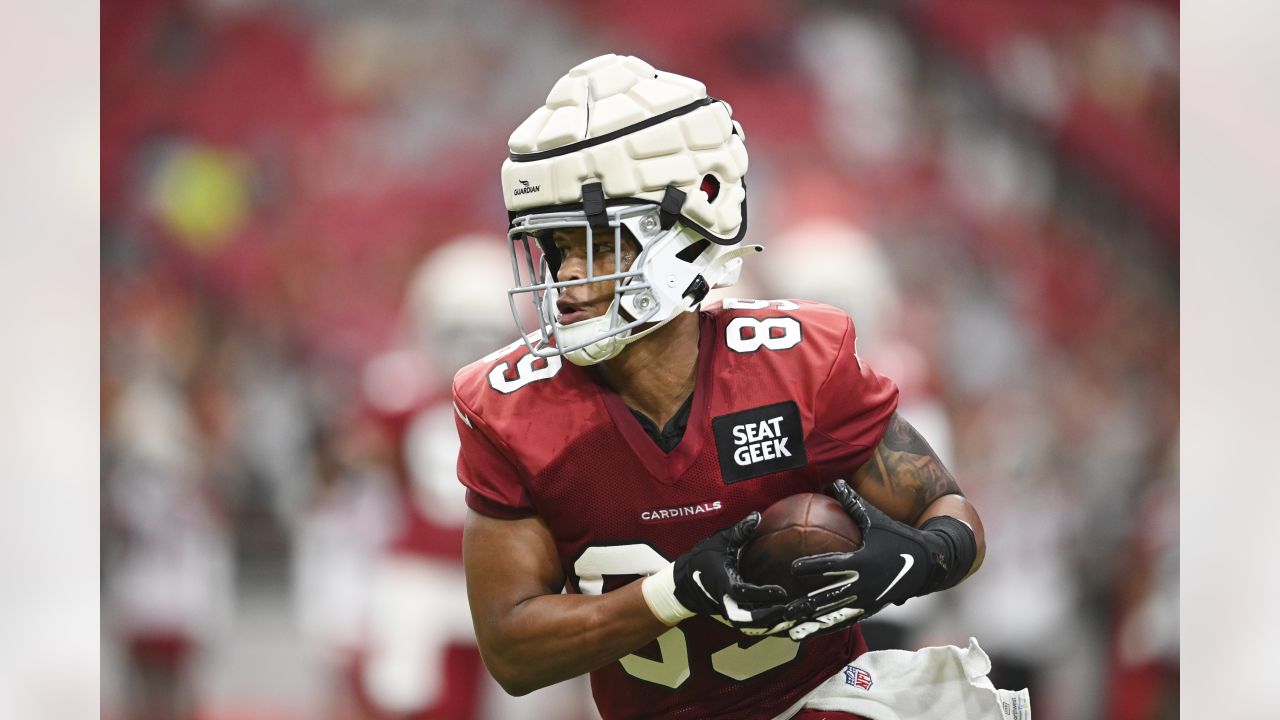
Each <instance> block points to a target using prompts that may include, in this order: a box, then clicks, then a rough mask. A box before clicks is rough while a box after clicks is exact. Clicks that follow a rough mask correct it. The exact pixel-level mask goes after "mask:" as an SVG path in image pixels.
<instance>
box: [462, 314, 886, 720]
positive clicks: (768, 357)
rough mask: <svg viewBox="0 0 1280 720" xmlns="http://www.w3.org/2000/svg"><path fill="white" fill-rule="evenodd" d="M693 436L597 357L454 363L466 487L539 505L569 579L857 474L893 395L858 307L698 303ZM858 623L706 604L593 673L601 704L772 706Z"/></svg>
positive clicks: (653, 558) (641, 560) (818, 677)
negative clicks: (668, 440) (666, 444)
mask: <svg viewBox="0 0 1280 720" xmlns="http://www.w3.org/2000/svg"><path fill="white" fill-rule="evenodd" d="M698 363H699V367H698V373H697V379H696V383H695V387H694V392H693V402H692V406H691V408H690V412H689V422H688V426H687V428H686V430H685V433H684V437H683V438H682V439H681V440H680V443H679V444H678V445H677V446H676V447H675V448H674V449H673V450H672V451H671V452H670V453H663V452H662V450H661V449H660V448H659V447H658V446H657V444H656V443H655V442H654V441H653V439H651V438H650V437H649V436H648V435H647V434H646V433H645V432H644V430H643V429H642V428H641V426H640V423H639V422H638V421H637V420H636V418H635V416H634V415H633V414H632V413H631V411H630V410H629V409H628V408H627V406H626V405H625V404H624V403H623V402H622V400H621V398H620V397H619V396H618V395H617V394H616V393H615V392H613V391H612V390H610V389H609V388H608V387H607V386H606V385H604V384H603V383H601V382H599V380H598V379H597V376H596V374H595V373H594V372H593V371H592V370H590V369H589V368H581V367H577V366H574V365H572V364H570V363H567V362H563V361H562V360H561V359H560V358H558V357H557V358H550V359H547V360H543V359H538V358H534V357H533V356H532V355H530V354H529V352H528V350H527V349H526V348H525V346H524V345H523V343H519V344H515V345H512V346H509V347H507V348H504V349H503V350H500V351H498V352H496V353H494V354H492V355H490V356H489V357H487V358H484V359H483V360H480V361H479V362H477V363H474V364H472V365H470V366H468V367H467V368H464V369H463V370H462V371H461V372H459V373H458V376H457V377H456V378H455V380H454V400H455V405H456V408H455V409H456V411H457V426H458V433H459V436H460V438H461V443H462V444H461V451H460V453H459V456H458V475H459V478H460V479H461V480H462V483H463V484H464V485H466V487H467V504H468V505H469V506H470V507H471V508H472V509H473V510H475V511H477V512H480V513H483V514H485V515H489V516H493V517H498V518H518V517H527V516H530V515H534V514H536V515H539V516H541V517H542V519H543V520H544V521H545V522H546V523H547V525H548V527H550V529H551V532H552V534H553V535H554V537H555V540H556V545H557V548H558V550H559V553H560V560H561V562H562V564H563V566H564V571H565V574H566V576H567V577H568V584H569V591H570V592H581V593H586V594H599V593H601V592H605V591H608V590H612V589H614V588H616V587H620V586H621V585H623V584H625V583H627V582H631V581H634V580H635V579H636V577H637V576H641V575H647V574H651V573H653V572H656V571H657V570H658V569H659V568H661V567H662V566H664V565H665V564H666V563H667V562H669V561H670V560H673V559H675V558H677V557H679V556H680V555H681V554H683V553H685V552H687V551H688V550H689V549H690V548H691V547H692V546H693V545H694V544H695V543H697V542H698V541H699V540H702V539H703V538H705V537H707V536H709V535H711V534H712V533H713V532H715V531H716V530H718V529H720V528H722V527H725V526H727V525H731V524H733V523H735V522H737V521H738V520H741V519H742V518H743V517H744V516H746V515H747V513H749V512H750V511H752V510H763V509H764V508H766V507H768V506H769V505H770V504H772V503H773V502H774V501H776V500H779V499H781V498H783V497H786V496H788V495H792V494H795V493H800V492H816V491H818V490H819V489H820V488H821V487H823V486H824V485H826V484H828V483H830V482H831V481H833V480H835V479H836V478H840V477H849V476H850V475H852V473H853V472H854V471H855V470H856V469H857V468H858V467H859V466H861V465H862V464H863V463H864V462H865V461H866V460H867V458H868V457H869V456H870V454H871V451H872V449H873V448H874V447H875V446H876V445H877V444H878V443H879V442H880V439H881V437H882V435H883V434H884V431H885V427H886V425H887V423H888V420H889V417H890V415H892V414H893V412H894V409H895V408H896V406H897V397H898V390H897V387H896V386H895V385H894V384H893V382H892V381H891V380H889V379H887V378H885V377H882V376H880V375H878V374H876V373H875V372H874V371H873V370H871V369H870V368H869V367H867V366H866V365H864V364H863V363H862V362H861V361H860V360H859V359H858V357H857V355H856V353H855V349H854V328H853V323H852V321H851V320H850V319H849V316H848V315H846V314H844V313H843V312H841V311H840V310H837V309H835V308H832V307H829V306H826V305H819V304H816V303H809V302H804V301H789V300H772V301H764V300H726V301H724V304H723V307H722V306H721V305H720V304H716V305H712V306H710V307H709V308H706V309H704V310H703V311H702V312H701V317H700V340H699V354H698ZM865 650H866V646H865V643H864V642H863V640H862V635H861V631H860V630H858V629H857V628H854V629H853V630H851V631H845V632H842V633H834V634H831V635H825V636H820V637H813V638H810V639H808V640H806V641H805V642H803V643H796V642H793V641H791V640H790V639H789V638H787V637H785V636H783V637H770V638H763V639H755V638H748V637H746V636H744V635H742V634H741V633H740V632H739V631H737V630H734V629H733V628H730V627H728V626H727V625H725V624H722V623H721V622H718V621H717V620H716V619H714V618H706V617H694V618H690V619H689V620H686V621H684V622H682V623H681V624H680V625H678V626H677V627H675V628H672V629H671V630H669V631H667V632H666V633H665V634H664V635H662V636H661V637H659V638H658V639H657V640H655V641H654V642H653V643H651V644H650V645H649V646H647V647H645V648H642V649H641V650H639V651H637V652H636V653H634V654H632V655H628V656H626V657H624V658H622V659H621V660H619V661H618V662H615V663H611V664H610V665H607V666H605V667H603V668H601V669H599V670H597V671H595V672H593V673H592V674H591V685H592V692H593V694H594V696H595V700H596V704H597V706H598V707H599V710H600V713H601V715H602V716H603V717H605V718H608V719H612V718H640V717H658V716H661V717H688V718H734V720H742V719H744V718H772V717H774V716H775V715H777V714H779V713H781V712H783V711H785V710H786V709H787V708H788V707H790V706H791V705H792V704H793V703H794V702H795V701H797V700H798V699H799V698H800V697H801V696H803V695H804V694H805V693H806V692H808V691H809V690H810V689H812V688H813V687H815V686H817V685H818V684H819V683H821V682H822V681H823V680H825V679H827V678H828V677H830V676H831V675H832V674H834V673H835V672H837V671H838V670H839V669H840V668H841V667H842V666H843V665H844V664H845V663H846V662H848V660H849V659H850V658H851V657H855V656H856V655H858V654H860V653H862V652H864V651H865Z"/></svg>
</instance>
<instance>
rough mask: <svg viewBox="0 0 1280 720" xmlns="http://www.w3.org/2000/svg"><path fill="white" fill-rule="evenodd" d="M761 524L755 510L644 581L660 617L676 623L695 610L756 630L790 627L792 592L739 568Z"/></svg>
mask: <svg viewBox="0 0 1280 720" xmlns="http://www.w3.org/2000/svg"><path fill="white" fill-rule="evenodd" d="M759 524H760V513H758V512H753V513H751V514H750V515H748V516H747V517H746V518H744V519H743V520H742V521H741V522H739V523H738V524H736V525H731V526H730V527H727V528H724V529H722V530H720V531H718V532H716V533H715V534H714V535H712V536H711V537H709V538H707V539H705V540H703V541H701V542H699V543H698V544H697V545H694V546H693V549H691V550H690V551H689V552H687V553H685V554H684V555H681V556H680V557H679V558H677V559H676V561H675V562H674V563H672V564H671V565H669V566H668V567H667V568H666V569H664V570H662V571H660V572H659V573H657V574H656V575H651V576H649V577H647V578H645V580H644V585H643V586H641V589H642V590H643V591H644V596H645V601H646V602H648V603H649V608H650V609H651V610H652V611H653V614H654V615H656V616H657V617H658V619H659V620H662V621H663V622H665V623H667V624H668V625H674V624H676V623H678V622H680V621H681V620H683V619H685V618H688V617H692V616H694V615H706V616H710V615H719V616H721V617H723V618H724V619H725V620H727V621H728V622H729V623H730V624H731V625H733V626H734V627H736V628H739V629H741V630H743V631H744V632H752V631H754V632H752V634H764V633H765V632H779V631H781V630H782V629H785V628H782V627H779V625H780V624H783V623H786V627H790V623H789V622H788V618H786V617H785V615H786V608H785V607H783V606H779V603H785V602H786V601H787V591H786V590H783V589H782V587H780V586H778V585H752V584H751V583H748V582H746V581H744V580H743V579H742V575H741V574H740V573H739V572H738V556H739V555H740V554H741V553H742V548H743V546H745V545H746V544H747V543H748V542H750V540H751V537H752V535H754V534H755V531H756V526H758V525H759Z"/></svg>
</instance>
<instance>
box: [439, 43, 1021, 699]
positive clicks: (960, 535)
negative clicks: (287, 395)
mask: <svg viewBox="0 0 1280 720" xmlns="http://www.w3.org/2000/svg"><path fill="white" fill-rule="evenodd" d="M743 141H744V136H743V130H742V127H741V126H740V125H739V124H738V123H737V122H736V121H734V120H733V119H732V115H731V109H730V107H729V105H728V104H727V103H725V102H723V101H720V100H717V99H715V98H713V97H710V96H708V95H707V93H706V88H705V87H704V85H703V84H702V83H700V82H698V81H696V80H692V79H689V78H687V77H682V76H679V75H674V74H671V73H666V72H661V71H658V70H655V69H654V68H653V67H651V66H650V65H649V64H647V63H645V62H644V61H642V60H639V59H637V58H634V57H619V56H615V55H604V56H601V57H598V58H595V59H592V60H589V61H587V62H585V63H583V64H581V65H579V66H577V67H575V68H573V69H572V70H570V71H569V73H568V74H567V75H566V76H564V77H562V78H561V79H560V80H559V81H558V82H557V83H556V84H555V85H554V87H553V88H552V89H551V92H550V94H549V95H548V97H547V101H546V104H545V106H543V107H541V108H539V109H538V110H536V111H535V112H534V113H533V114H532V115H531V116H530V117H529V118H528V119H527V120H526V121H525V122H524V123H522V124H521V125H520V126H519V127H518V128H517V129H516V130H515V132H514V133H513V134H512V136H511V139H510V151H511V152H510V156H509V157H508V159H507V160H506V162H505V163H504V164H503V168H502V185H503V190H504V192H505V194H506V204H507V208H508V210H509V214H510V231H509V234H508V236H509V240H510V246H511V250H512V253H513V255H512V259H513V264H514V269H515V271H516V275H517V282H516V287H514V288H513V289H512V290H510V291H509V293H510V297H511V299H512V306H513V309H515V308H517V307H518V306H519V305H520V304H521V303H525V302H531V304H532V306H533V310H534V312H535V314H536V320H534V321H533V322H532V325H533V326H532V327H530V328H522V329H524V330H528V332H527V333H526V334H525V335H524V337H523V338H522V339H520V340H518V341H517V342H515V343H513V344H512V345H510V346H508V347H506V348H503V349H501V350H499V351H497V352H495V353H493V354H491V355H489V356H487V357H485V358H483V359H481V360H480V361H478V362H476V363H473V364H471V365H469V366H468V367H466V368H464V369H463V370H462V371H460V372H459V373H458V375H457V376H456V377H455V380H454V387H453V391H454V407H455V412H456V426H457V429H458V433H459V437H460V441H461V449H460V452H459V459H458V474H459V477H460V479H461V481H462V482H463V484H464V485H465V486H466V488H467V496H466V498H467V504H468V506H469V509H470V510H469V514H468V517H467V521H466V525H465V531H464V564H465V571H466V579H467V588H468V596H469V601H470V605H471V612H472V619H473V622H474V624H475V630H476V636H477V640H478V643H479V647H480V651H481V654H482V656H483V658H484V661H485V663H486V665H487V667H488V668H489V670H490V672H491V673H492V674H493V676H494V677H495V678H496V679H497V680H498V681H499V682H500V683H501V684H502V686H503V687H504V688H506V689H507V690H508V691H509V692H511V693H512V694H517V695H519V694H523V693H527V692H530V691H532V690H534V689H536V688H539V687H543V686H545V685H547V684H550V683H554V682H557V681H559V680H563V679H565V678H569V677H573V676H575V675H579V674H582V673H588V672H589V673H590V674H591V682H592V690H593V694H594V696H595V700H596V704H597V707H598V709H599V711H600V713H601V715H602V716H603V717H605V718H634V717H697V718H734V719H735V720H740V719H743V718H791V717H802V716H807V715H808V714H810V713H816V712H819V711H822V712H823V717H828V718H857V717H865V718H871V720H876V719H877V718H882V717H886V716H891V717H897V716H898V715H897V714H896V713H900V712H902V711H903V710H902V709H898V710H894V709H892V708H906V709H908V710H910V711H911V713H912V717H937V718H944V717H945V718H954V717H995V718H1000V717H1019V718H1025V717H1029V715H1028V714H1020V715H1012V714H1003V712H1002V710H1001V709H1000V705H1001V701H1002V700H1003V701H1004V702H1005V704H1006V705H1015V704H1017V703H1022V704H1023V705H1025V703H1024V702H1023V701H1025V696H1017V697H1014V695H1013V694H1010V693H1004V691H999V693H1004V694H1003V695H1001V694H999V693H998V692H997V691H996V690H995V689H994V688H993V687H991V685H990V682H989V681H987V680H986V678H985V674H986V672H987V669H988V668H989V665H984V663H986V657H985V656H984V655H983V654H982V651H981V649H980V648H978V647H977V645H976V643H971V645H970V647H969V648H966V649H960V648H930V649H927V650H928V652H927V651H920V652H917V653H902V654H900V655H899V654H884V653H874V652H872V653H868V652H867V648H866V645H865V643H864V642H863V640H862V635H861V633H860V631H859V628H858V626H857V624H856V623H857V622H858V621H859V620H860V619H862V618H865V617H869V616H871V615H873V614H874V613H875V612H877V611H878V610H880V609H881V608H883V607H884V606H885V605H887V604H889V603H900V602H904V601H906V600H908V599H910V598H912V597H916V596H920V595H924V594H927V593H932V592H936V591H939V590H944V589H947V588H949V587H952V586H954V585H955V584H957V583H959V582H960V581H961V580H962V579H964V578H965V577H966V576H967V575H968V574H969V573H971V572H972V571H974V570H975V569H977V567H978V566H979V565H980V564H981V560H982V555H983V551H984V546H983V531H982V523H981V520H980V519H979V517H978V514H977V512H976V511H975V510H974V508H973V507H972V506H971V505H970V503H969V502H968V501H967V500H966V499H965V498H964V496H963V494H962V493H961V491H960V488H959V486H958V485H957V484H956V481H955V479H954V478H953V477H952V476H951V474H950V473H949V472H948V471H947V470H946V468H945V467H943V466H942V464H941V463H940V462H939V461H938V459H937V457H936V456H935V455H934V453H933V451H932V450H931V449H930V448H929V445H928V443H926V442H925V441H924V439H923V438H921V437H920V435H919V434H918V433H917V432H916V431H915V430H914V429H913V428H912V427H911V426H910V425H909V424H908V423H906V422H905V421H904V420H902V419H901V418H900V417H898V416H897V414H896V413H895V408H896V405H897V397H898V391H897V388H896V387H895V386H894V384H893V382H892V381H890V380H889V379H887V378H885V377H882V376H881V375H879V374H877V373H876V372H875V371H874V370H872V369H871V368H870V367H868V366H867V365H866V364H865V363H863V362H862V361H861V360H860V359H859V358H858V355H857V352H856V346H855V340H856V338H855V332H854V326H853V323H852V321H851V320H850V318H849V316H848V315H846V314H845V313H843V312H841V311H839V310H836V309H834V308H832V307H829V306H825V305H821V304H816V303H809V302H803V301H790V300H774V301H763V300H725V301H723V302H722V303H717V304H711V305H707V306H704V305H703V299H704V297H705V296H706V294H707V293H708V291H709V290H710V289H711V288H713V287H717V286H726V285H731V284H732V283H733V282H734V281H735V280H736V279H737V276H738V274H739V271H740V269H741V264H742V262H743V258H744V257H745V256H748V255H752V254H754V253H756V252H757V251H759V250H760V249H761V248H760V246H758V245H750V244H746V243H744V241H743V239H744V237H745V234H746V227H747V223H746V187H745V183H744V177H745V174H746V171H747V152H746V147H745V145H744V142H743ZM514 314H515V316H516V322H517V324H518V325H519V324H520V323H521V314H520V313H518V312H516V313H514ZM566 360H567V361H568V362H566ZM846 479H847V482H846ZM824 489H825V490H826V491H827V492H829V493H831V494H832V495H833V496H834V497H836V498H837V499H838V500H839V501H840V502H841V503H842V504H843V505H844V507H845V509H846V510H847V512H849V514H850V515H851V516H852V517H853V518H854V520H855V521H856V522H857V523H858V525H859V526H860V528H861V529H862V530H863V534H864V541H865V542H864V545H863V547H862V548H860V549H859V550H858V551H856V552H853V553H840V554H830V555H821V556H813V557H808V558H802V559H800V560H797V561H796V562H795V563H794V564H793V572H794V573H795V574H796V575H799V576H809V577H814V576H816V577H819V578H823V579H825V580H828V581H829V582H827V583H826V584H825V585H824V586H822V587H821V589H819V590H817V591H815V592H812V593H810V594H808V595H806V596H804V597H788V596H787V594H786V592H785V591H784V590H783V589H782V588H780V587H778V586H773V585H763V586H761V585H754V584H751V583H748V582H746V581H745V580H744V579H743V578H742V577H741V575H740V574H739V572H738V556H739V553H740V552H741V550H742V548H743V547H744V545H746V543H747V542H749V541H750V539H751V537H752V534H753V532H754V529H755V527H756V525H757V524H758V522H759V518H760V516H759V512H758V511H760V510H763V509H764V508H766V507H768V506H769V505H770V504H772V503H773V502H775V501H777V500H779V499H781V498H783V497H786V496H788V495H792V494H795V493H800V492H818V491H822V490H824ZM638 578H640V579H638ZM885 652H886V653H890V652H896V651H885ZM925 677H927V678H928V682H922V679H923V678H925ZM922 693H923V694H922ZM903 698H909V699H907V700H904V699H903ZM1011 699H1012V700H1016V701H1017V703H1011V702H1010V700H1011ZM1021 708H1022V705H1019V706H1018V709H1015V710H1011V711H1010V712H1023V709H1021ZM886 712H887V713H890V715H886ZM931 713H932V714H931Z"/></svg>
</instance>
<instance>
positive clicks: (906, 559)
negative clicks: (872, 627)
mask: <svg viewBox="0 0 1280 720" xmlns="http://www.w3.org/2000/svg"><path fill="white" fill-rule="evenodd" d="M915 564H916V559H915V558H913V557H911V556H910V555H908V554H906V553H902V569H901V570H899V571H898V577H896V578H894V579H893V582H891V583H889V587H887V588H885V589H884V592H881V593H880V594H879V595H877V596H876V601H877V602H879V600H880V598H882V597H884V594H885V593H887V592H889V591H890V590H892V589H893V586H894V585H897V584H898V581H899V580H901V579H902V576H903V575H906V574H907V571H908V570H910V569H911V566H912V565H915ZM694 575H695V576H696V575H697V573H694ZM694 579H695V580H696V579H697V578H696V577H695V578H694ZM698 585H702V583H698ZM703 592H706V591H705V590H704V591H703Z"/></svg>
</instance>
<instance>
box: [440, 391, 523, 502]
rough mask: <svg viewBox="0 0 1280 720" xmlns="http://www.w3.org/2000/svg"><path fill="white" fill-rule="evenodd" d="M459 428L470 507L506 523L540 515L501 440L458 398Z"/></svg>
mask: <svg viewBox="0 0 1280 720" xmlns="http://www.w3.org/2000/svg"><path fill="white" fill-rule="evenodd" d="M453 407H454V424H455V425H457V428H458V439H459V441H460V442H461V446H460V448H459V449H458V480H460V481H461V482H462V484H463V485H465V486H466V488H467V507H470V508H471V509H472V510H475V511H476V512H478V513H480V514H481V515H488V516H490V517H496V518H500V519H503V520H514V519H518V518H523V517H529V516H531V515H536V514H537V511H535V510H534V509H533V504H532V502H530V500H529V493H528V491H527V490H526V489H525V484H524V480H523V478H524V473H522V472H521V471H520V469H519V468H517V467H516V465H515V463H513V462H512V461H511V459H510V458H509V457H508V456H507V455H506V454H505V453H503V452H502V450H500V449H499V446H498V444H497V443H500V442H501V440H500V439H499V438H497V437H496V436H494V435H493V432H492V430H491V429H490V428H489V427H488V426H487V425H486V424H485V423H484V421H482V420H481V419H480V417H479V416H478V415H476V414H474V413H472V412H471V411H470V410H469V409H468V408H467V407H466V406H465V405H464V404H463V403H462V402H461V401H460V400H459V399H458V397H457V395H456V394H455V395H454V402H453Z"/></svg>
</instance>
